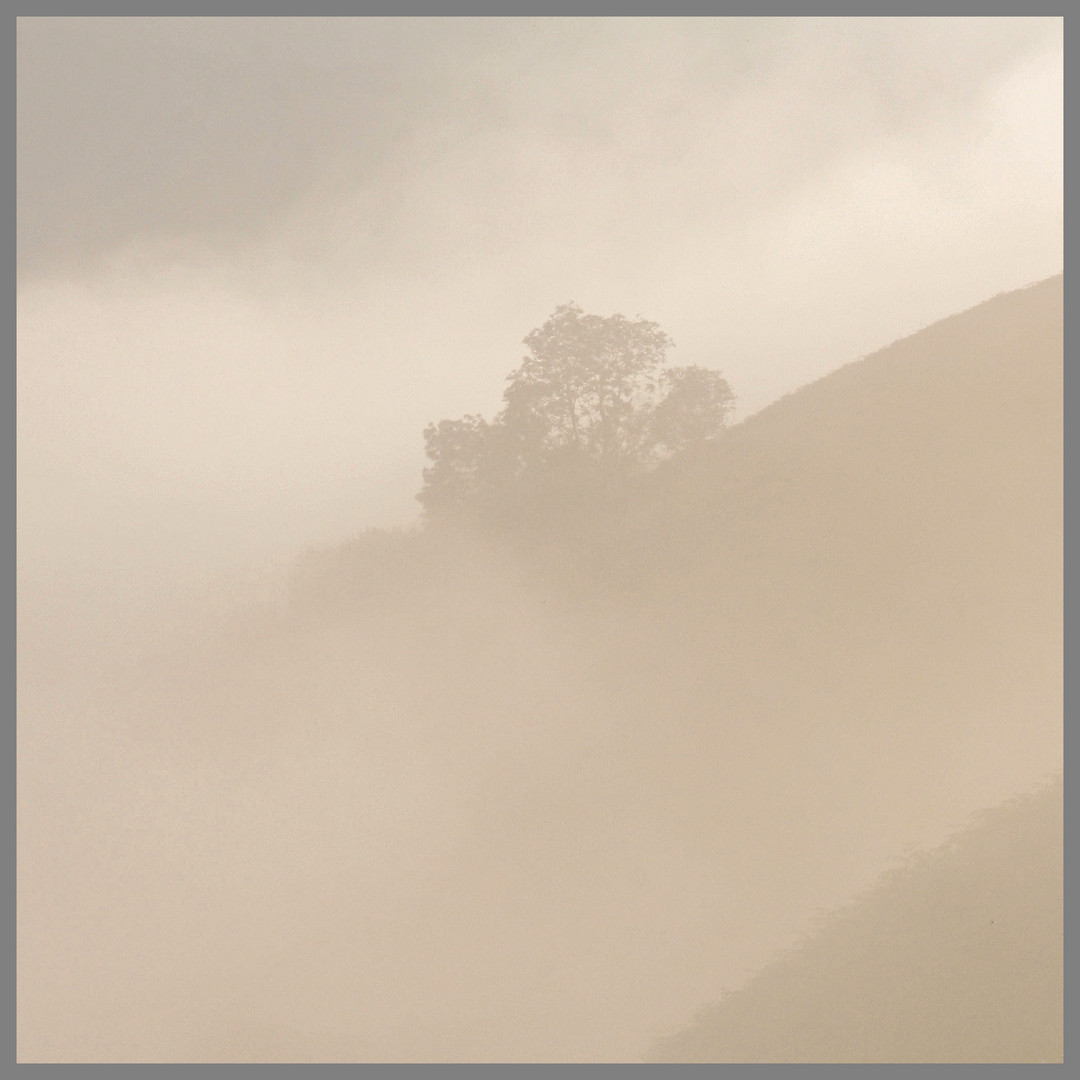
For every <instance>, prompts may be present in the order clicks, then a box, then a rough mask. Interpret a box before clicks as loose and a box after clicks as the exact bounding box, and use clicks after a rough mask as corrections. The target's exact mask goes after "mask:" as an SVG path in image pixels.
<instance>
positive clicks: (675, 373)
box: [652, 367, 735, 453]
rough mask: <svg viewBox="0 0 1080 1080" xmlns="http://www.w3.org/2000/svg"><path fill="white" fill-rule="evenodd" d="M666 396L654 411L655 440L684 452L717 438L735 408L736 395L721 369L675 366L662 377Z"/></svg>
mask: <svg viewBox="0 0 1080 1080" xmlns="http://www.w3.org/2000/svg"><path fill="white" fill-rule="evenodd" d="M660 382H661V387H662V389H663V392H664V393H663V398H662V399H661V401H660V402H659V403H658V404H657V406H656V408H655V409H654V410H653V415H652V435H653V439H654V441H655V442H656V443H657V444H659V445H661V446H663V447H665V448H666V449H667V450H668V452H669V453H681V452H684V451H686V450H689V449H690V448H691V447H693V446H696V445H697V446H700V445H703V444H705V443H708V442H711V441H712V440H714V439H716V438H717V437H718V436H719V435H720V433H721V432H722V431H723V430H724V427H725V426H726V424H727V421H728V417H729V416H730V414H731V412H732V410H733V409H734V407H735V394H734V393H733V392H732V389H731V387H730V386H729V385H728V381H727V379H725V378H724V377H723V375H721V374H720V372H719V371H709V370H708V369H707V368H703V367H683V368H671V369H670V370H669V371H665V372H664V373H663V374H662V375H661V377H660Z"/></svg>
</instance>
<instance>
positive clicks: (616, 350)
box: [417, 303, 735, 514]
mask: <svg viewBox="0 0 1080 1080" xmlns="http://www.w3.org/2000/svg"><path fill="white" fill-rule="evenodd" d="M524 344H525V345H526V347H527V348H528V350H529V351H528V354H527V355H526V356H525V357H524V358H523V359H522V361H521V364H520V365H519V366H518V367H517V368H516V369H515V370H514V371H512V372H511V373H510V375H508V376H507V384H508V385H507V387H506V390H505V391H504V392H503V402H504V404H503V408H502V410H501V411H500V412H499V414H498V415H497V416H496V417H495V419H494V421H492V422H491V423H488V422H487V421H486V420H484V419H483V418H482V417H480V416H466V417H464V418H463V419H461V420H443V421H441V422H440V423H438V424H429V425H428V427H427V428H426V429H425V431H424V442H425V449H426V452H427V456H428V459H429V460H430V462H431V464H430V466H429V467H428V468H426V469H425V470H424V488H423V490H422V491H421V492H420V494H419V495H418V496H417V498H418V499H419V500H420V502H421V504H422V505H423V506H424V508H425V510H426V511H427V512H428V513H429V514H434V513H440V512H442V511H445V510H451V511H460V510H463V509H470V510H473V511H480V512H481V513H483V512H484V511H485V510H492V509H495V510H498V509H499V508H503V509H505V508H508V507H510V506H513V505H519V504H520V503H521V502H522V499H523V498H526V499H527V497H528V492H533V493H534V494H535V495H537V496H539V494H540V493H541V492H544V493H545V494H544V498H545V500H547V501H550V500H551V499H553V498H557V497H558V492H559V491H560V490H564V491H566V492H567V494H568V495H569V494H570V493H571V492H573V493H574V498H575V499H578V500H580V499H581V498H588V497H590V492H591V493H593V494H594V495H595V496H596V497H599V494H600V493H602V492H603V491H604V490H609V489H610V488H611V486H612V485H613V484H615V483H617V482H618V481H619V479H620V478H625V477H627V476H629V475H632V474H633V473H635V472H640V471H642V470H644V469H646V468H648V467H649V466H650V465H653V464H655V463H656V462H657V461H658V460H659V459H660V458H662V457H665V456H671V455H672V454H676V453H681V452H683V451H685V450H687V449H688V448H690V447H691V446H694V445H697V444H704V443H707V442H709V441H710V440H712V439H715V437H716V436H717V435H718V434H719V432H720V431H721V430H722V429H723V427H724V425H725V424H726V422H727V419H728V415H729V413H730V411H731V408H732V405H733V403H734V400H735V397H734V394H733V393H732V391H731V387H730V386H729V385H728V383H727V381H726V380H725V379H724V378H723V376H722V375H721V374H720V373H719V372H717V371H708V370H706V369H705V368H700V367H687V368H668V369H666V370H662V369H663V364H664V362H665V359H666V355H667V350H668V349H669V348H671V346H672V341H671V339H670V338H669V337H668V335H667V334H666V333H664V331H663V330H661V329H660V327H659V326H658V325H657V324H656V323H653V322H648V321H647V320H645V319H642V318H636V319H627V318H626V317H625V316H623V315H612V316H610V317H608V318H602V317H601V316H598V315H587V314H585V312H584V311H583V310H582V309H581V308H580V307H578V306H577V305H576V304H572V303H571V304H564V305H562V306H561V307H559V308H557V309H556V310H555V312H554V313H553V314H552V316H551V317H550V318H549V319H548V320H547V322H545V323H544V325H543V326H541V327H539V328H537V329H536V330H533V331H532V332H531V333H530V334H529V335H528V336H527V337H526V338H525V339H524Z"/></svg>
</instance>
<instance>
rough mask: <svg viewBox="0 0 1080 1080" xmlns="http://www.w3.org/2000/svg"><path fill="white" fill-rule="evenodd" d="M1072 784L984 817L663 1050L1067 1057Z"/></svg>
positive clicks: (843, 1058) (716, 1057)
mask: <svg viewBox="0 0 1080 1080" xmlns="http://www.w3.org/2000/svg"><path fill="white" fill-rule="evenodd" d="M1062 795H1063V785H1062V782H1061V779H1060V778H1058V779H1057V780H1056V781H1054V782H1053V783H1050V784H1047V785H1045V786H1044V787H1043V788H1042V789H1041V790H1040V791H1038V792H1036V793H1034V794H1029V795H1026V796H1024V797H1021V798H1015V799H1013V800H1010V801H1009V802H1008V803H1006V804H1005V805H1003V806H1000V807H998V808H996V809H994V810H991V811H987V812H984V813H983V814H980V815H979V817H978V819H977V821H976V822H975V823H974V824H973V825H972V826H971V827H969V828H968V829H966V830H965V831H963V832H962V833H960V834H958V835H956V836H954V837H953V838H952V839H951V840H950V841H949V842H948V843H947V844H945V845H943V846H942V847H939V848H937V849H935V850H933V851H931V852H929V853H925V854H923V855H921V856H919V857H917V858H913V859H910V860H909V861H907V862H906V863H905V864H904V865H903V866H902V867H900V868H899V869H897V870H894V871H892V872H891V873H889V874H888V875H886V877H885V878H884V880H883V881H882V882H881V883H880V884H878V886H877V887H876V888H875V889H874V890H873V891H872V892H870V893H869V894H868V895H866V896H864V897H863V898H861V899H860V900H859V901H858V902H857V903H855V904H853V905H851V906H849V907H847V908H845V909H843V910H841V911H839V912H836V913H834V914H832V915H831V916H830V917H829V918H828V919H826V920H825V921H824V924H823V925H821V926H820V927H819V928H818V929H817V930H816V932H815V933H814V934H812V935H811V936H810V937H809V938H808V940H806V941H805V942H804V943H803V944H802V945H801V946H799V947H798V948H797V949H793V950H790V951H789V952H787V953H786V954H785V955H782V956H780V957H779V958H777V959H775V960H774V961H772V962H771V963H770V964H768V965H767V966H766V967H765V968H764V969H763V970H762V971H761V972H760V973H759V974H758V975H756V976H755V977H754V978H753V979H751V980H750V982H749V983H748V984H747V985H746V986H745V987H744V988H743V989H742V990H740V991H738V992H737V993H733V994H730V995H728V996H727V997H726V998H725V999H724V1000H722V1001H721V1002H720V1004H718V1005H715V1006H713V1007H711V1008H709V1009H705V1010H702V1012H701V1013H700V1014H699V1016H698V1018H697V1020H696V1021H695V1022H694V1024H693V1025H692V1026H691V1027H690V1028H688V1029H687V1030H685V1031H683V1032H681V1033H680V1034H678V1035H675V1036H672V1037H671V1038H669V1039H667V1040H664V1041H663V1042H662V1043H661V1044H660V1045H658V1046H657V1047H655V1048H654V1050H653V1052H652V1054H651V1055H650V1059H651V1060H653V1061H666V1062H674V1061H702V1062H705V1061H707V1062H869V1061H873V1062H1039V1061H1061V1060H1062V1057H1063V1052H1064V1051H1063V1047H1064V1013H1063V992H1064V967H1063V918H1062V915H1063V900H1064V893H1063V885H1064V880H1063V860H1062V847H1063V842H1064V829H1063V816H1064V813H1063V812H1064V807H1063V801H1062Z"/></svg>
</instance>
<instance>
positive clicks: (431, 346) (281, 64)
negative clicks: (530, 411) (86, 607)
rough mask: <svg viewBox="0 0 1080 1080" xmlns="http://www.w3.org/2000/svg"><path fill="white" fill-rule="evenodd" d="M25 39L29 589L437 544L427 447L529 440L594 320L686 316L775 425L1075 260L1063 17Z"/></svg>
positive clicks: (694, 359) (343, 25)
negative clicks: (568, 344)
mask: <svg viewBox="0 0 1080 1080" xmlns="http://www.w3.org/2000/svg"><path fill="white" fill-rule="evenodd" d="M18 49H19V53H18V60H19V64H18V95H19V96H18V125H19V126H18V155H19V157H18V184H19V188H18V194H19V225H18V236H19V269H20V281H19V295H18V380H19V382H18V393H19V415H18V423H19V461H18V468H19V530H20V569H21V576H22V581H23V584H24V588H31V587H33V588H35V589H46V590H48V589H52V590H54V591H57V592H59V591H60V589H61V586H63V591H64V592H65V593H67V592H71V589H70V585H71V583H72V582H73V581H76V580H77V581H81V582H84V583H85V582H90V581H91V580H93V581H96V582H98V583H99V586H101V587H105V585H103V584H102V583H106V584H107V585H108V587H109V588H112V587H113V586H114V585H115V582H117V581H121V580H122V581H124V582H126V583H128V584H129V585H130V586H131V588H132V589H136V590H138V589H143V590H144V591H145V583H146V582H149V581H155V582H158V583H161V582H164V581H166V580H170V581H174V582H181V581H187V580H190V579H191V578H192V575H197V574H198V573H200V572H202V571H203V570H206V569H214V570H229V569H234V568H236V567H238V566H243V565H245V564H246V563H249V562H253V561H258V560H260V559H264V558H267V557H272V556H274V557H276V556H281V555H285V554H287V553H289V552H291V551H294V550H297V549H299V548H300V547H303V546H304V545H306V544H310V543H314V542H321V541H330V540H334V539H337V538H343V537H345V536H346V535H347V534H349V533H350V532H352V531H355V530H357V529H359V528H361V527H363V526H366V525H385V524H393V523H403V522H407V521H410V520H412V519H414V518H415V517H416V515H417V507H416V504H415V502H414V501H413V496H414V494H415V492H416V491H417V490H418V488H419V485H420V469H421V468H422V465H423V455H422V440H421V430H422V428H423V426H424V425H425V424H426V423H427V422H428V421H430V420H437V419H439V418H441V417H446V416H459V415H461V414H463V413H465V412H483V413H485V414H487V415H490V414H491V413H493V412H494V411H495V410H496V409H497V407H498V404H499V397H500V394H501V391H502V386H503V378H504V376H505V375H506V374H507V373H508V372H509V370H510V369H511V368H513V367H514V366H516V364H517V363H518V362H519V361H520V359H521V355H522V352H523V348H522V346H521V344H520V342H521V339H522V338H523V337H524V336H525V334H526V333H527V332H528V331H529V330H531V329H532V328H533V327H535V326H537V325H539V324H540V323H542V322H543V321H544V319H545V318H546V317H547V315H548V314H550V312H551V311H552V310H553V309H554V308H555V306H556V305H558V304H560V303H563V302H566V301H567V300H571V299H573V300H575V301H577V302H578V303H579V304H581V305H582V306H583V307H585V308H586V309H587V310H589V311H593V312H596V313H598V314H604V315H606V314H610V313H612V312H615V311H620V312H623V313H624V314H626V315H635V314H641V315H644V316H646V317H647V318H650V319H653V320H655V321H657V322H659V323H660V324H661V325H662V326H663V327H664V329H665V330H667V331H668V332H669V333H670V334H671V336H672V337H673V339H674V340H675V343H676V349H675V350H674V352H673V354H672V357H671V359H672V361H673V362H675V363H680V364H702V365H705V366H709V367H719V368H721V369H722V370H723V371H724V373H725V374H726V375H727V377H728V379H729V381H730V382H731V384H732V386H733V388H734V389H735V391H736V393H737V394H738V396H739V400H740V415H746V414H747V413H750V412H754V411H756V410H758V409H760V408H761V407H762V406H764V405H766V404H767V403H768V402H769V401H771V400H773V399H775V398H776V397H777V396H779V395H780V394H782V393H785V392H787V391H789V390H792V389H795V388H796V387H798V386H800V385H802V384H804V383H806V382H807V381H809V380H811V379H814V378H816V377H818V376H820V375H822V374H824V373H826V372H827V371H829V370H831V369H833V368H836V367H838V366H840V365H841V364H843V363H846V362H847V361H849V360H852V359H855V358H856V357H858V356H859V355H862V354H865V353H867V352H870V351H873V350H874V349H876V348H879V347H881V346H883V345H886V344H888V343H889V342H891V341H893V340H895V339H896V338H898V337H900V336H902V335H904V334H906V333H909V332H911V331H914V330H916V329H919V328H920V327H922V326H924V325H926V324H927V323H929V322H932V321H933V320H935V319H937V318H940V317H942V316H945V315H948V314H951V313H953V312H954V311H957V310H959V309H962V308H964V307H967V306H970V305H972V304H974V303H976V302H978V301H980V300H982V299H985V298H987V297H988V296H990V295H992V294H994V293H996V292H999V291H1003V290H1006V289H1011V288H1015V287H1017V286H1020V285H1023V284H1026V283H1028V282H1031V281H1034V280H1037V279H1040V278H1043V277H1046V276H1048V275H1051V274H1054V273H1058V272H1059V271H1060V270H1061V268H1062V264H1063V237H1062V231H1063V190H1062V171H1063V165H1062V157H1063V148H1062V141H1063V121H1062V111H1063V92H1062V66H1063V51H1062V50H1063V38H1062V20H1061V19H1030V20H1028V19H1021V20H1004V19H989V20H977V19H959V20H946V19H934V20H917V19H903V20H886V19H871V20H846V19H838V20H774V19H765V20H754V19H750V20H747V19H718V20H665V19H649V20H593V19H582V20H532V19H516V20H476V19H452V20H445V21H444V20H407V19H401V20H377V19H346V20H337V19H331V20H327V19H271V20H260V19H150V20H143V19H135V20H129V19H20V20H19V43H18ZM80 575H82V576H81V577H80ZM34 583H36V585H35V584H34ZM109 583H111V584H109ZM140 583H141V584H140ZM85 587H86V588H88V589H91V591H92V588H93V587H92V586H91V585H86V586H85Z"/></svg>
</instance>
